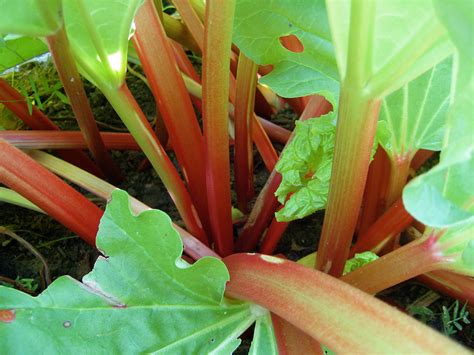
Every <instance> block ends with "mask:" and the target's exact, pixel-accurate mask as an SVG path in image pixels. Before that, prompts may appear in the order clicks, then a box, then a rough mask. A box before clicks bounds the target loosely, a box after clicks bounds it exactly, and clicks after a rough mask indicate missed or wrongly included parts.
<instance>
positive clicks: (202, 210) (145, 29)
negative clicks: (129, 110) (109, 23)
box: [134, 0, 209, 230]
mask: <svg viewBox="0 0 474 355" xmlns="http://www.w3.org/2000/svg"><path fill="white" fill-rule="evenodd" d="M135 23H136V32H135V36H134V44H135V48H136V49H137V52H138V54H139V56H140V61H141V63H142V65H143V69H144V71H145V73H146V75H147V78H148V80H149V82H150V86H151V89H152V92H153V95H154V96H155V97H156V98H157V100H156V101H157V105H158V107H159V110H160V113H161V115H162V116H163V120H164V123H165V125H166V129H167V131H168V133H169V136H170V140H171V141H172V142H173V150H174V151H175V153H176V156H177V158H178V161H179V163H180V165H181V168H182V171H183V175H184V179H185V181H186V184H187V186H188V189H189V193H190V195H191V198H192V201H193V204H194V206H196V209H197V212H198V214H199V217H200V220H201V221H202V222H203V223H204V226H205V229H206V230H207V229H209V227H208V225H209V221H208V218H207V217H208V207H207V196H206V190H205V189H204V188H203V186H205V184H206V178H205V167H204V165H205V164H204V142H203V137H202V133H201V129H200V127H199V124H198V121H197V118H196V114H195V112H194V109H193V105H192V102H191V99H190V97H189V94H188V93H187V91H186V87H185V85H184V82H183V79H182V77H181V75H180V72H179V70H178V67H177V64H176V60H175V56H174V53H173V49H172V47H171V43H170V41H169V39H168V38H167V37H166V35H165V33H164V30H163V27H162V25H161V23H160V21H159V19H158V16H157V15H156V9H155V7H154V5H153V2H152V1H151V0H147V1H145V4H144V5H143V6H142V7H141V8H140V9H139V10H138V13H137V16H136V18H135ZM178 118H179V119H178Z"/></svg>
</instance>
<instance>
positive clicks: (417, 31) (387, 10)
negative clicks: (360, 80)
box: [327, 0, 452, 97]
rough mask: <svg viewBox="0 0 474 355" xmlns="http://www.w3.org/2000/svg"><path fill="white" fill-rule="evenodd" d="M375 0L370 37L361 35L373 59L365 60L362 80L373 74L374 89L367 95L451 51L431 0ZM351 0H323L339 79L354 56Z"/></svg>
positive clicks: (381, 92) (384, 91) (390, 87)
mask: <svg viewBox="0 0 474 355" xmlns="http://www.w3.org/2000/svg"><path fill="white" fill-rule="evenodd" d="M374 1H375V13H374V18H373V26H372V28H371V32H372V39H370V38H367V39H362V40H367V41H371V43H369V44H368V50H369V51H370V53H371V58H369V59H368V60H367V63H366V65H369V66H370V68H368V70H367V71H366V73H367V74H369V77H367V78H365V79H366V80H367V84H368V87H370V86H371V84H375V82H373V79H376V84H377V85H376V88H377V92H371V94H373V95H375V96H381V97H383V96H386V95H388V94H389V93H391V92H393V91H395V90H397V89H398V88H400V87H401V86H402V85H404V84H405V83H407V82H409V81H411V80H412V79H414V78H416V77H417V76H418V75H420V74H422V73H423V72H425V71H426V70H428V69H429V68H431V67H432V66H434V65H435V64H437V63H439V62H440V61H442V60H443V59H444V58H446V57H447V56H449V55H450V53H452V50H451V45H450V43H449V41H448V40H447V37H446V35H445V31H444V28H443V26H442V25H441V24H440V23H439V21H438V20H437V18H436V16H435V12H434V8H433V5H432V1H431V0H416V1H406V0H390V1H386V0H374ZM351 4H352V1H349V0H333V1H327V8H328V15H329V23H330V26H331V34H332V40H333V43H334V47H335V50H336V57H337V63H338V68H339V74H340V77H341V80H342V79H343V78H345V76H346V69H347V67H348V60H349V61H357V60H358V58H348V47H349V38H350V34H349V28H350V21H351V18H350V17H351ZM364 21H370V19H364ZM361 55H362V54H361ZM362 56H363V55H362Z"/></svg>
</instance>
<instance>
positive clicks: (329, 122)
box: [275, 112, 336, 221]
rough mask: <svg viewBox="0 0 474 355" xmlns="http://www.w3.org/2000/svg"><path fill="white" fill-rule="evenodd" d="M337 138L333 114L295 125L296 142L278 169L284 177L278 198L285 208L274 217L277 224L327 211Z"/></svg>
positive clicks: (290, 144) (281, 159) (280, 161)
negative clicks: (325, 209)
mask: <svg viewBox="0 0 474 355" xmlns="http://www.w3.org/2000/svg"><path fill="white" fill-rule="evenodd" d="M335 135H336V123H335V114H334V112H330V113H328V114H327V115H324V116H321V117H318V118H311V119H309V120H306V121H297V122H296V128H295V136H294V139H293V140H292V141H291V142H290V143H289V144H288V146H287V147H286V148H285V150H284V151H283V153H282V155H281V157H280V159H279V161H278V163H277V164H276V167H275V168H276V170H277V171H278V172H279V173H281V174H282V181H281V184H280V186H279V187H278V190H277V191H276V192H275V195H276V196H277V198H278V201H280V203H282V204H283V203H284V204H285V205H284V207H283V208H282V209H281V210H279V211H278V212H276V213H275V216H276V218H277V220H278V221H291V220H294V219H297V218H303V217H305V216H308V215H310V214H312V213H314V212H315V211H317V210H321V209H324V208H325V207H326V201H327V195H328V190H329V180H330V178H331V168H332V156H333V153H334V139H335ZM289 194H291V195H290V197H289V199H288V200H287V201H286V203H285V200H286V199H287V196H288V195H289Z"/></svg>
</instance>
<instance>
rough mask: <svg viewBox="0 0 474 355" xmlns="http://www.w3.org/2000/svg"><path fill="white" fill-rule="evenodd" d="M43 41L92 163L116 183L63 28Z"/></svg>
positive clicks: (116, 176) (114, 169) (119, 177)
mask: <svg viewBox="0 0 474 355" xmlns="http://www.w3.org/2000/svg"><path fill="white" fill-rule="evenodd" d="M42 8H43V7H42ZM44 9H45V10H46V9H47V8H46V7H44ZM46 41H47V43H48V47H49V51H50V52H51V54H52V56H53V60H54V64H55V66H56V68H57V70H58V74H59V78H60V79H61V82H62V84H63V86H64V90H65V91H66V94H67V96H68V98H69V101H70V103H71V108H72V110H73V112H74V115H75V117H76V120H77V123H78V125H79V128H80V129H81V132H82V134H83V135H84V140H85V141H86V144H87V147H88V148H89V150H90V152H91V154H92V156H93V157H94V160H95V161H96V163H97V164H98V166H99V168H100V169H102V170H103V172H104V173H105V175H106V176H107V177H108V178H109V179H111V181H115V182H118V181H120V180H122V179H123V175H122V173H121V171H120V170H119V168H118V167H117V165H115V163H114V161H113V160H112V158H111V157H110V155H109V153H108V152H107V148H106V147H105V144H104V142H103V141H102V138H101V136H100V133H99V128H98V127H97V123H96V122H95V119H94V114H93V113H92V108H91V106H90V104H89V100H88V99H87V96H86V92H85V90H84V87H83V85H82V80H81V77H80V76H79V71H78V70H77V67H76V62H75V61H74V58H73V56H72V53H71V50H70V47H69V41H68V39H67V35H66V31H65V30H64V24H63V25H62V26H61V27H60V28H59V29H58V30H57V31H56V33H55V34H54V35H51V36H48V37H46Z"/></svg>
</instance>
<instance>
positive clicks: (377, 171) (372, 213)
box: [357, 147, 390, 239]
mask: <svg viewBox="0 0 474 355" xmlns="http://www.w3.org/2000/svg"><path fill="white" fill-rule="evenodd" d="M389 174H390V160H389V158H388V156H387V153H385V150H384V149H383V148H382V147H379V148H378V149H377V152H376V153H375V156H374V160H373V161H372V162H371V163H370V167H369V173H368V175H367V183H366V184H365V190H364V198H363V203H362V208H361V212H360V216H359V226H358V231H357V232H358V235H359V236H361V235H364V234H365V233H366V232H367V229H368V228H369V227H370V226H371V225H372V224H373V223H374V222H375V221H376V220H377V218H379V217H380V216H381V215H382V214H383V212H384V210H385V205H386V201H385V195H386V191H387V183H388V178H389ZM359 239H360V237H359Z"/></svg>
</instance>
